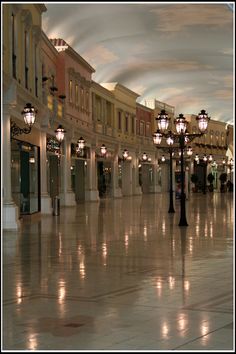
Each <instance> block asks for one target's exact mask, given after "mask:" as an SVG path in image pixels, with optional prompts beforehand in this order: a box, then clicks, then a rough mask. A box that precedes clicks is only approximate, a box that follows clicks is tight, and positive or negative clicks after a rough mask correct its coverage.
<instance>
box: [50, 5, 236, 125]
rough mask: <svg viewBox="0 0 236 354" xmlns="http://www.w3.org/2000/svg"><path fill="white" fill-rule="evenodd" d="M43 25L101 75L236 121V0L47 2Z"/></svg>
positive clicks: (145, 94) (143, 94)
mask: <svg viewBox="0 0 236 354" xmlns="http://www.w3.org/2000/svg"><path fill="white" fill-rule="evenodd" d="M45 5H46V7H47V12H46V13H44V14H43V30H44V32H45V33H46V34H47V36H48V37H49V38H63V39H64V40H65V41H66V42H67V43H68V44H69V45H70V46H71V47H73V49H74V50H76V51H77V52H78V53H79V54H80V55H81V56H82V57H83V58H84V59H85V60H87V61H88V63H89V64H90V65H91V66H93V67H94V69H95V70H96V72H95V73H94V74H93V80H94V81H96V82H98V83H102V82H119V83H121V84H122V85H124V86H126V87H128V88H129V89H131V90H133V91H134V92H136V93H138V94H139V95H140V97H139V98H138V101H139V102H141V103H143V102H144V100H145V99H148V98H156V99H157V100H159V101H163V102H165V103H168V104H170V105H173V106H175V113H176V114H179V113H183V114H197V113H199V112H200V110H201V109H206V110H207V112H208V113H209V115H210V116H211V117H212V119H215V120H219V121H224V122H228V123H231V124H232V123H233V120H234V118H233V99H234V96H233V93H234V91H233V86H234V85H233V80H234V76H233V74H234V72H233V69H234V68H233V62H234V59H235V58H234V23H233V22H234V3H227V2H224V3H205V4H204V3H196V2H195V3H169V2H168V3H157V2H155V3H144V2H143V3H135V2H132V3H116V2H113V3H107V2H106V3H89V2H87V3H45Z"/></svg>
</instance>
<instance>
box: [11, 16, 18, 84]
mask: <svg viewBox="0 0 236 354" xmlns="http://www.w3.org/2000/svg"><path fill="white" fill-rule="evenodd" d="M11 34H12V39H11V40H12V75H13V77H14V79H16V59H17V58H16V17H15V15H14V14H12V15H11Z"/></svg>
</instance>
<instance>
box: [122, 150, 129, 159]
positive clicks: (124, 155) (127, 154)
mask: <svg viewBox="0 0 236 354" xmlns="http://www.w3.org/2000/svg"><path fill="white" fill-rule="evenodd" d="M122 155H123V159H124V160H127V158H128V156H129V151H128V150H126V149H124V151H123V153H122Z"/></svg>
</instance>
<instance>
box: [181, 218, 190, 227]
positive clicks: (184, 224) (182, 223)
mask: <svg viewBox="0 0 236 354" xmlns="http://www.w3.org/2000/svg"><path fill="white" fill-rule="evenodd" d="M179 226H188V223H187V220H186V219H180V221H179Z"/></svg>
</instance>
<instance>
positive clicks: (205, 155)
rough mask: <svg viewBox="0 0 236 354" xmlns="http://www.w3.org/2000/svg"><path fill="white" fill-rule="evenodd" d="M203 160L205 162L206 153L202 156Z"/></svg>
mask: <svg viewBox="0 0 236 354" xmlns="http://www.w3.org/2000/svg"><path fill="white" fill-rule="evenodd" d="M203 161H204V162H207V155H206V154H204V156H203Z"/></svg>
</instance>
